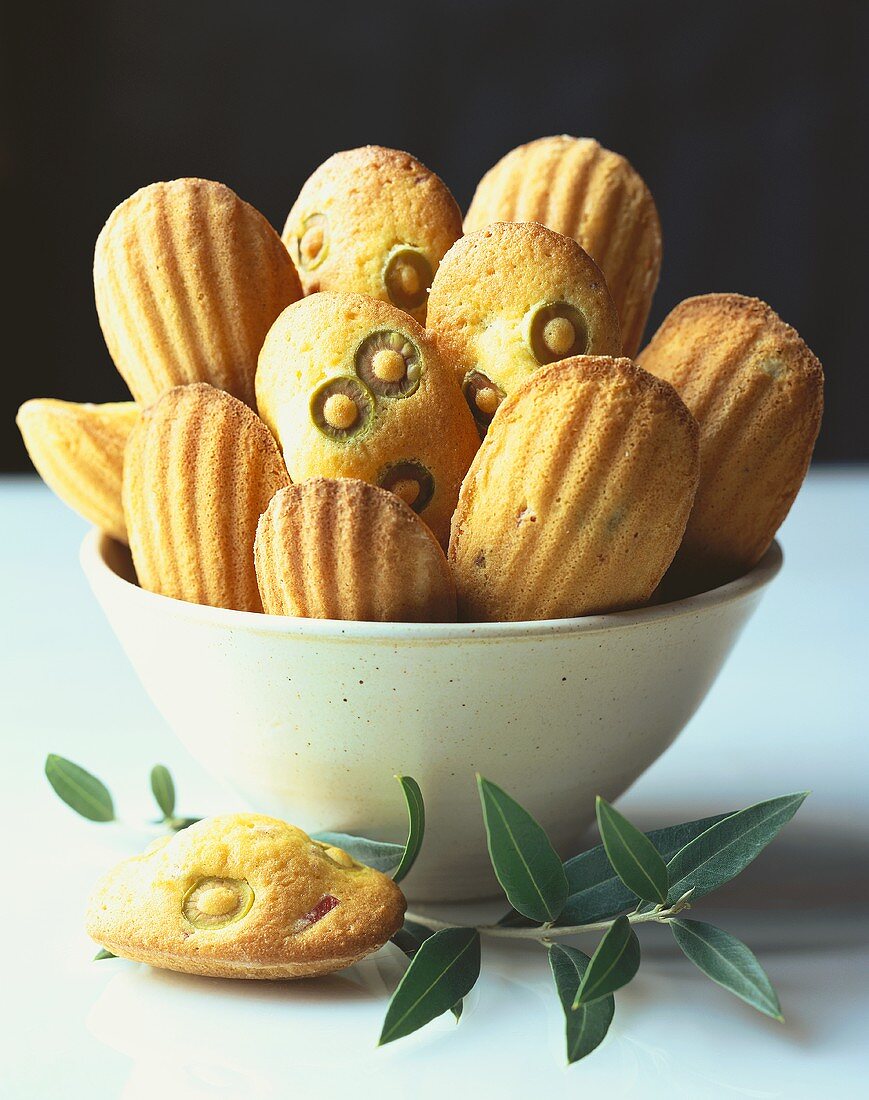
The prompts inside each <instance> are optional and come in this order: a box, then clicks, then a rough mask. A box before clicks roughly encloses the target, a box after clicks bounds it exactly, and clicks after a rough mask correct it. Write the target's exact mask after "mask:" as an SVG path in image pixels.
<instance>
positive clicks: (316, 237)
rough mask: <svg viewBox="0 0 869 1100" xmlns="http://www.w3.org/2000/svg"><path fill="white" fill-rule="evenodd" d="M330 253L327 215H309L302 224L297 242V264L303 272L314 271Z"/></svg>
mask: <svg viewBox="0 0 869 1100" xmlns="http://www.w3.org/2000/svg"><path fill="white" fill-rule="evenodd" d="M328 251H329V220H328V218H327V217H326V215H325V214H309V215H308V216H307V218H305V220H304V221H303V222H302V231H301V233H300V234H299V238H298V240H297V242H296V255H295V257H294V259H295V261H296V263H297V264H298V265H299V267H300V268H301V269H302V270H303V271H313V270H314V269H315V268H317V267H319V266H320V264H321V263H322V262H323V260H325V259H326V253H327V252H328Z"/></svg>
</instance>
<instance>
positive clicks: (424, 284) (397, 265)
mask: <svg viewBox="0 0 869 1100" xmlns="http://www.w3.org/2000/svg"><path fill="white" fill-rule="evenodd" d="M433 278H434V272H433V271H432V267H431V264H430V263H429V262H428V260H427V259H426V257H425V256H424V255H423V253H422V252H420V251H419V249H417V248H409V247H407V246H404V245H402V246H400V247H398V248H394V249H393V250H392V252H390V254H389V256H388V257H387V260H386V266H385V267H384V269H383V282H384V285H385V286H386V293H387V294H388V295H389V300H390V301H391V302H392V304H393V305H395V306H398V308H399V309H403V310H405V312H407V313H409V312H411V311H412V310H415V309H419V308H420V306H424V305H425V303H426V298H427V296H428V290H429V287H430V286H431V281H432V279H433Z"/></svg>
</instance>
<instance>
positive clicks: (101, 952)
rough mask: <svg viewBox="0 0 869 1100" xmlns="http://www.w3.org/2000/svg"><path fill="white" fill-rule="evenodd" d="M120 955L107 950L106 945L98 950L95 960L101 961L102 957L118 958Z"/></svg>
mask: <svg viewBox="0 0 869 1100" xmlns="http://www.w3.org/2000/svg"><path fill="white" fill-rule="evenodd" d="M117 957H118V956H117V955H113V954H112V952H111V951H107V950H106V949H105V948H104V947H102V948H100V950H99V951H97V953H96V955H94V957H93V961H94V962H99V961H100V960H101V959H116V958H117Z"/></svg>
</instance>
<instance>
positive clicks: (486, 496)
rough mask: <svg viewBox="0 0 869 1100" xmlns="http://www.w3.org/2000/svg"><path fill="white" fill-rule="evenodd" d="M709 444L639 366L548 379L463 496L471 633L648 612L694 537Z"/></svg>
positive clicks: (546, 375)
mask: <svg viewBox="0 0 869 1100" xmlns="http://www.w3.org/2000/svg"><path fill="white" fill-rule="evenodd" d="M698 473H699V449H698V430H697V425H696V423H695V422H694V420H693V418H692V417H691V414H690V413H689V412H688V410H687V409H686V408H685V406H684V404H683V403H682V401H681V400H680V399H679V396H678V394H677V393H676V391H675V390H674V389H673V388H672V387H671V386H668V385H666V384H665V383H662V382H660V381H659V380H658V379H655V378H653V377H652V375H650V374H647V373H646V372H645V371H643V370H640V369H639V368H638V367H636V366H634V364H632V363H631V362H630V361H629V360H627V359H608V358H593V357H588V356H578V357H576V358H574V359H564V360H562V361H561V362H558V363H553V364H552V365H550V366H547V367H543V368H541V369H540V371H538V372H537V373H536V374H533V375H532V376H531V378H529V379H528V381H527V382H526V383H525V384H524V385H523V386H521V387H520V388H519V389H518V390H517V391H516V392H515V393H513V394H512V395H511V396H509V397H508V398H507V399H506V400H505V401H504V402H503V404H502V405H501V407H500V408H499V409H498V412H497V414H496V416H495V419H494V421H493V422H492V426H491V428H490V430H489V433H488V435H487V436H486V438H485V440H484V441H483V444H482V446H481V447H480V450H479V451H478V452H477V456H476V458H475V459H474V461H473V463H472V464H471V468H470V470H469V471H468V475H467V477H466V478H465V481H464V484H463V485H462V492H461V496H460V498H459V505H458V508H457V509H456V514H455V517H454V519H453V529H452V538H451V540H450V552H449V559H450V564H451V565H452V567H453V573H454V575H455V578H456V588H457V592H458V600H459V614H460V616H461V617H463V618H465V619H469V620H494V621H497V620H526V619H549V618H565V617H570V616H574V615H589V614H593V613H600V612H606V611H615V610H620V609H624V608H629V607H636V606H638V605H640V604H642V603H644V602H645V601H646V600H648V599H649V597H650V596H651V595H652V593H653V591H654V590H655V588H656V586H657V584H658V582H659V581H660V579H661V577H662V576H663V574H664V571H665V570H666V568H667V566H668V565H669V564H670V561H671V560H672V558H673V555H674V554H675V553H676V549H677V547H678V545H679V542H680V540H681V537H682V533H683V531H684V529H685V523H686V521H687V519H688V513H689V511H690V508H691V502H692V500H693V497H694V492H695V489H696V486H697V479H698Z"/></svg>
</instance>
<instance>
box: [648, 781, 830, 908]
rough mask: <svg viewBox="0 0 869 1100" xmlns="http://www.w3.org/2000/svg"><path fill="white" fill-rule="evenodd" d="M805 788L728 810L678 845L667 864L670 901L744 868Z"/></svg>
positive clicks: (797, 804) (715, 885)
mask: <svg viewBox="0 0 869 1100" xmlns="http://www.w3.org/2000/svg"><path fill="white" fill-rule="evenodd" d="M808 793H809V792H808V791H800V792H798V793H796V794H786V795H782V797H781V798H771V799H769V800H768V801H766V802H758V803H757V804H756V805H754V806H749V807H748V809H745V810H740V811H739V812H738V813H735V814H731V815H730V817H727V818H725V819H724V820H723V821H719V822H718V823H717V824H716V825H713V826H712V827H711V828H709V829H707V830H706V831H705V832H704V833H701V834H700V835H699V836H698V837H695V839H694V840H692V841H689V843H688V844H686V845H685V847H684V848H681V849H680V850H679V851H678V852H677V853H676V854H675V855H674V856H673V858H672V859H671V860H670V862H669V863H668V864H667V872H668V874H669V876H670V888H669V892H668V894H667V902H668V903H669V904H671V905H672V904H673V902H676V901H678V900H679V898H680V897H682V895H683V894H684V893H685V892H686V891H687V890H692V891H693V893H692V895H691V900H692V902H694V901H696V900H697V898H702V897H703V896H704V894H708V893H709V892H710V891H711V890H717V889H718V887H719V886H723V885H724V883H725V882H729V881H730V880H731V879H732V878H734V877H735V876H736V875H738V874H739V873H740V871H744V870H745V868H746V867H747V866H748V865H749V863H751V861H752V860H753V859H754V858H755V857H756V856H758V855H760V853H761V852H762V851H763V849H764V848H765V847H766V846H767V844H769V842H770V841H771V840H774V839H775V837H776V836H777V835H778V833H779V832H780V831H781V830H782V828H784V826H785V825H787V823H788V822H789V821H790V819H791V818H792V817H793V816H794V814H795V813H796V812H797V810H798V809H799V808H800V806H801V805H802V803H803V801H804V800H805V798H806V796H807V795H808Z"/></svg>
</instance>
